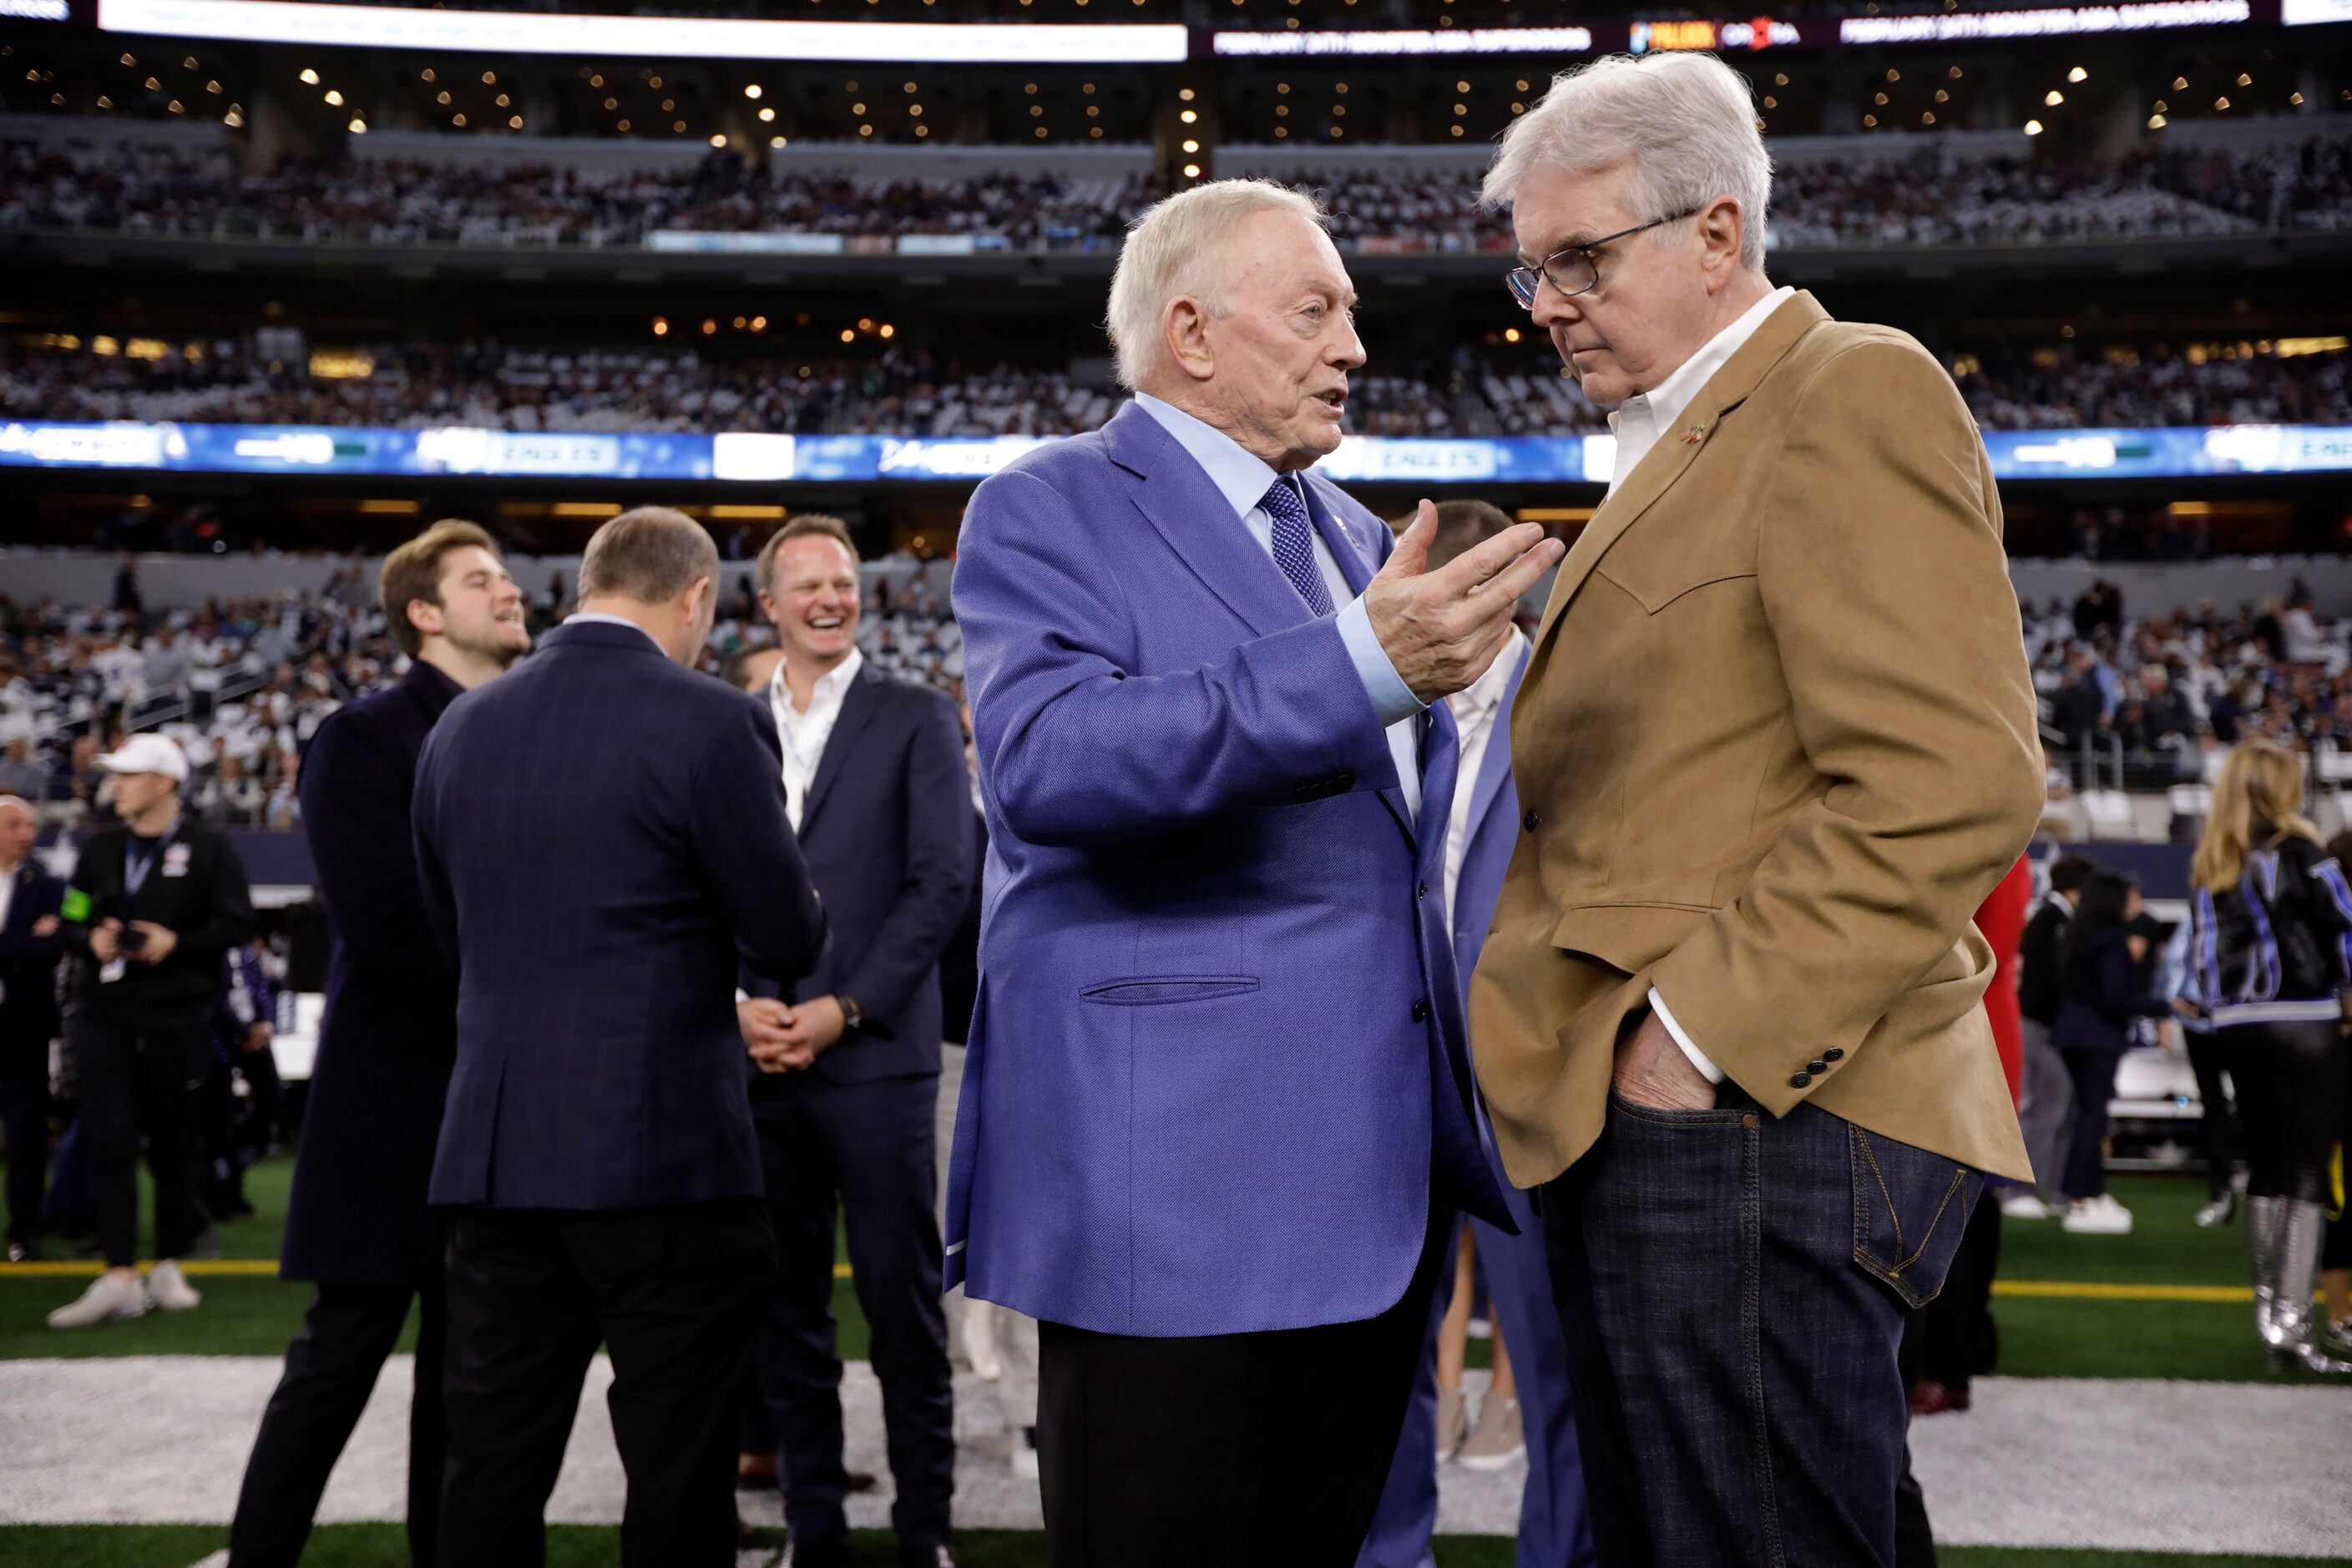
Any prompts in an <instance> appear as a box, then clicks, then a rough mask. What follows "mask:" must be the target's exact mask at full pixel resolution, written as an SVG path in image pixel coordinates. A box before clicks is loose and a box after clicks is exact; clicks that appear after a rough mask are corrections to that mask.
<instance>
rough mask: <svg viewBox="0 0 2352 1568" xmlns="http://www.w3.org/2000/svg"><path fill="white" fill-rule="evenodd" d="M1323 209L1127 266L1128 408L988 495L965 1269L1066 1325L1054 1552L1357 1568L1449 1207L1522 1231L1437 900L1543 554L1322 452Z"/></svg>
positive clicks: (1057, 1557)
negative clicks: (1500, 666)
mask: <svg viewBox="0 0 2352 1568" xmlns="http://www.w3.org/2000/svg"><path fill="white" fill-rule="evenodd" d="M1354 304H1355V293H1354V290H1353V289H1352V288H1351V287H1350V285H1349V281H1348V276H1347V273H1346V271H1345V269H1344V268H1342V267H1341V266H1340V263H1339V254H1338V252H1337V251H1336V250H1335V249H1334V248H1333V247H1332V245H1331V242H1330V239H1329V237H1328V235H1327V234H1326V232H1325V227H1324V215H1323V214H1322V213H1321V211H1320V210H1319V209H1318V207H1316V205H1314V204H1313V203H1312V202H1311V201H1310V200H1308V199H1307V198H1306V197H1305V196H1302V195H1298V194H1297V193H1296V192H1293V191H1289V190H1286V189H1285V188H1283V187H1281V186H1277V185H1272V184H1263V183H1259V182H1252V181H1228V182H1221V183H1215V184H1208V185H1204V186H1201V187H1199V188H1196V189H1194V190H1192V191H1189V192H1186V193H1184V194H1183V195H1178V196H1174V197H1171V198H1170V199H1169V200H1168V201H1165V202H1163V203H1161V204H1160V205H1158V206H1156V207H1155V208H1153V209H1152V210H1151V211H1150V213H1149V214H1147V215H1146V216H1144V217H1143V218H1142V219H1141V220H1140V221H1139V223H1138V224H1137V225H1136V226H1135V228H1134V230H1133V231H1132V232H1131V233H1130V235H1129V238H1128V243H1127V245H1126V247H1125V248H1124V250H1123V251H1122V252H1121V255H1120V260H1119V265H1118V274H1117V276H1116V277H1115V278H1114V279H1113V281H1112V284H1111V296H1110V331H1111V337H1112V341H1113V342H1114V344H1115V345H1116V347H1117V349H1118V361H1119V371H1120V375H1121V378H1122V380H1124V381H1125V382H1126V383H1127V384H1128V385H1129V386H1130V387H1131V388H1133V389H1134V391H1135V392H1136V398H1135V400H1134V402H1133V403H1131V404H1129V405H1128V406H1126V407H1125V408H1122V409H1121V410H1120V411H1119V413H1118V416H1117V417H1116V418H1114V419H1113V420H1112V421H1111V422H1110V424H1109V425H1108V426H1106V427H1105V428H1103V429H1102V430H1100V431H1098V432H1097V433H1095V434H1092V435H1088V436H1083V437H1076V438H1074V439H1072V440H1068V441H1064V442H1058V443H1055V445H1053V446H1051V447H1045V448H1041V449H1040V450H1038V451H1036V452H1034V453H1032V454H1030V455H1029V456H1027V457H1025V458H1022V459H1021V460H1019V461H1017V462H1015V463H1014V464H1013V465H1012V466H1010V467H1009V468H1006V469H1005V470H1004V471H1003V472H1002V473H1000V474H998V475H997V476H995V477H994V478H992V479H989V480H988V481H987V482H986V483H985V484H983V485H982V486H981V488H980V489H979V491H978V492H977V493H976V494H975V495H974V496H973V498H972V501H971V510H970V511H969V512H968V513H967V515H966V520H965V523H964V529H963V534H962V539H961V551H960V561H959V565H958V569H957V574H956V584H955V607H956V616H957V618H958V620H959V621H960V622H961V625H962V626H963V629H964V638H965V658H966V668H967V671H968V679H969V682H970V691H971V705H972V721H973V728H974V731H975V737H976V745H977V752H978V756H979V761H980V772H981V785H982V796H983V799H984V802H985V806H986V811H987V816H988V835H989V856H988V864H987V868H986V873H985V885H986V892H985V902H984V914H983V917H982V937H981V984H980V998H979V1002H978V1005H977V1007H976V1009H975V1012H974V1016H973V1020H972V1026H971V1047H970V1055H969V1056H968V1058H967V1059H966V1063H965V1068H964V1073H965V1084H964V1092H963V1100H962V1104H961V1114H960V1116H959V1118H958V1125H957V1128H956V1139H955V1152H954V1160H953V1164H952V1166H951V1168H950V1177H949V1181H950V1191H949V1201H948V1243H949V1246H948V1252H949V1279H950V1284H952V1283H953V1282H954V1281H955V1280H956V1279H963V1280H964V1281H965V1283H966V1285H967V1287H968V1289H969V1290H970V1292H971V1294H972V1295H973V1296H975V1297H978V1298H980V1299H982V1300H990V1301H994V1302H998V1303H1001V1304H1003V1305H1004V1306H1007V1307H1010V1308H1013V1309H1014V1310H1018V1311H1022V1312H1025V1313H1028V1314H1029V1315H1031V1316H1033V1317H1034V1318H1036V1319H1038V1320H1039V1321H1040V1322H1041V1325H1042V1328H1041V1351H1040V1366H1039V1425H1038V1454H1039V1461H1040V1465H1041V1468H1042V1472H1043V1481H1044V1490H1045V1527H1046V1536H1047V1542H1048V1550H1049V1552H1050V1556H1051V1560H1052V1562H1053V1563H1055V1565H1056V1568H1074V1565H1077V1564H1097V1563H1098V1564H1117V1565H1118V1568H1150V1565H1152V1564H1158V1563H1171V1564H1173V1563H1185V1564H1197V1563H1219V1564H1222V1565H1232V1564H1249V1563H1284V1564H1294V1563H1332V1564H1346V1563H1350V1562H1351V1561H1352V1560H1353V1558H1354V1555H1355V1552H1356V1548H1357V1545H1358V1543H1359V1542H1361V1541H1362V1539H1363V1535H1364V1531H1365V1529H1366V1527H1367V1525H1368V1524H1369V1522H1370V1518H1371V1514H1372V1510H1373V1508H1374V1506H1375V1505H1376V1504H1377V1502H1378V1500H1379V1497H1380V1491H1381V1481H1382V1479H1383V1478H1384V1477H1385V1475H1386V1473H1387V1469H1388V1465H1389V1460H1390V1457H1391V1454H1392V1453H1393V1452H1394V1449H1395V1446H1396V1438H1397V1432H1398V1428H1399V1426H1400V1424H1401V1423H1402V1419H1403V1415H1404V1406H1405V1401H1406V1397H1407V1393H1408V1390H1409V1387H1410V1384H1411V1381H1412V1373H1413V1364H1414V1360H1415V1353H1416V1352H1417V1350H1418V1348H1419V1345H1420V1342H1421V1337H1422V1331H1423V1326H1424V1324H1425V1322H1426V1319H1427V1313H1428V1306H1429V1300H1430V1294H1431V1291H1432V1289H1433V1283H1434V1277H1435V1272H1436V1265H1437V1261H1438V1258H1439V1257H1440V1256H1441V1255H1442V1253H1443V1250H1444V1237H1442V1236H1441V1235H1439V1234H1437V1232H1436V1229H1435V1227H1434V1226H1433V1224H1432V1215H1433V1212H1436V1211H1437V1210H1440V1209H1445V1208H1461V1209H1466V1210H1468V1211H1469V1212H1472V1213H1475V1214H1481V1215H1487V1216H1490V1217H1492V1218H1493V1219H1494V1220H1495V1221H1496V1223H1498V1224H1504V1225H1507V1224H1509V1223H1510V1222H1509V1220H1508V1219H1507V1211H1506V1209H1505V1207H1504V1205H1503V1201H1502V1197H1501V1194H1500V1191H1499V1189H1498V1186H1497V1184H1496V1180H1495V1178H1494V1176H1493V1174H1492V1173H1491V1167H1490V1165H1489V1163H1488V1157H1487V1153H1486V1149H1485V1147H1484V1146H1483V1145H1482V1142H1481V1138H1480V1134H1479V1131H1478V1126H1479V1124H1478V1120H1477V1117H1476V1115H1475V1109H1474V1105H1473V1100H1472V1089H1471V1087H1470V1077H1469V1071H1468V1068H1467V1065H1466V1058H1465V1051H1464V1041H1463V1038H1462V1030H1461V1025H1460V1021H1459V1020H1460V1016H1461V1014H1460V1008H1459V1003H1458V984H1459V982H1458V980H1457V977H1456V974H1455V966H1454V954H1453V948H1452V942H1451V941H1450V938H1449V933H1448V930H1447V922H1446V913H1445V900H1444V849H1445V827H1446V820H1447V813H1448V806H1449V804H1450V801H1451V799H1452V795H1453V791H1454V773H1455V747H1454V726H1453V721H1452V720H1451V719H1450V718H1449V717H1448V716H1447V715H1446V714H1445V712H1444V710H1443V707H1442V705H1441V706H1440V707H1439V708H1437V709H1436V710H1432V709H1431V708H1430V707H1429V705H1430V704H1431V703H1433V702H1434V701H1435V700H1437V699H1439V698H1441V697H1444V696H1446V695H1448V694H1449V693H1451V692H1454V691H1456V690H1459V689H1462V688H1463V687H1465V686H1467V685H1468V684H1469V683H1470V682H1471V681H1473V680H1475V679H1476V678H1477V677H1478V676H1479V675H1480V674H1481V673H1483V672H1484V671H1485V669H1486V667H1487V665H1488V664H1490V663H1491V662H1492V661H1493V660H1494V658H1496V654H1497V653H1498V652H1499V651H1500V650H1501V649H1502V647H1504V645H1505V641H1506V639H1507V636H1508V634H1509V631H1510V618H1509V617H1510V609H1511V605H1512V603H1513V601H1514V600H1516V599H1517V597H1518V596H1519V595H1520V594H1522V593H1523V592H1525V591H1526V590H1527V588H1528V585H1529V584H1532V583H1533V582H1534V581H1535V580H1536V579H1537V578H1538V576H1540V575H1541V574H1542V573H1543V572H1544V571H1546V570H1547V569H1548V568H1549V566H1550V565H1551V564H1552V563H1554V562H1555V561H1556V560H1557V559H1558V558H1559V546H1558V545H1557V544H1556V543H1553V542H1549V541H1546V540H1544V539H1543V538H1542V536H1541V532H1540V531H1539V530H1538V529H1536V528H1534V527H1532V526H1521V527H1517V528H1514V529H1512V530H1510V531H1508V532H1507V533H1505V534H1503V535H1501V536H1499V537H1498V538H1496V539H1495V540H1492V541H1490V542H1487V543H1486V545H1484V546H1481V547H1480V548H1479V549H1477V550H1475V551H1472V552H1467V553H1466V554H1465V555H1463V556H1462V557H1460V558H1459V559H1458V560H1456V561H1454V562H1452V563H1448V564H1447V565H1446V566H1444V567H1443V568H1441V569H1438V570H1434V571H1427V570H1424V569H1423V568H1424V563H1425V558H1426V554H1427V551H1428V546H1429V542H1430V536H1431V533H1432V531H1433V528H1434V523H1435V520H1434V515H1433V510H1432V509H1431V508H1430V507H1429V505H1428V503H1426V502H1424V503H1423V508H1422V513H1421V515H1420V517H1419V518H1418V519H1417V520H1416V521H1415V522H1414V524H1413V525H1412V527H1411V528H1410V529H1408V530H1407V531H1406V532H1405V534H1404V536H1403V537H1402V540H1399V539H1397V538H1395V537H1394V536H1393V535H1392V534H1391V532H1390V531H1389V529H1388V527H1387V525H1386V524H1384V523H1383V522H1381V521H1380V520H1379V519H1378V518H1376V517H1374V516H1373V515H1372V514H1371V513H1370V512H1369V511H1367V510H1364V509H1363V508H1362V507H1360V506H1359V505H1357V504H1356V503H1355V502H1354V501H1352V500H1349V498H1348V497H1347V496H1346V495H1344V494H1343V493H1341V492H1340V491H1339V489H1337V488H1336V487H1335V486H1333V485H1332V484H1331V483H1330V482H1329V481H1328V480H1326V479H1321V478H1320V477H1318V476H1316V475H1314V474H1313V473H1311V472H1310V471H1309V470H1310V468H1311V466H1312V465H1313V464H1314V463H1315V462H1316V461H1317V460H1318V459H1319V458H1323V457H1325V456H1327V455H1328V454H1329V453H1330V452H1331V451H1332V450H1333V449H1334V448H1335V447H1337V446H1338V445H1339V434H1340V426H1341V420H1342V416H1343V409H1344V405H1345V402H1346V396H1347V385H1348V373H1349V371H1351V370H1353V369H1354V368H1355V367H1357V366H1358V365H1360V364H1361V363H1363V362H1364V352H1363V346H1362V344H1361V343H1360V342H1359V341H1358V339H1357V337H1356V332H1355V328H1354V322H1353V307H1354Z"/></svg>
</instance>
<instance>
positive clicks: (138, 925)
mask: <svg viewBox="0 0 2352 1568" xmlns="http://www.w3.org/2000/svg"><path fill="white" fill-rule="evenodd" d="M131 930H132V931H143V932H145V933H146V937H147V940H146V942H144V943H143V944H142V946H141V947H140V949H139V951H138V952H129V953H126V952H123V951H122V922H121V921H119V920H116V919H114V918H113V917H112V916H108V917H107V918H106V919H105V920H102V921H99V922H98V923H97V924H96V925H94V926H92V927H90V928H89V952H90V956H91V957H92V958H95V959H97V960H98V961H99V962H100V963H113V962H114V961H115V960H116V959H118V958H128V959H130V960H131V962H132V963H163V961H164V960H165V959H167V958H169V957H171V956H172V950H173V948H175V947H177V946H179V945H180V938H179V933H178V932H176V931H173V930H171V929H170V928H169V927H167V926H159V925H157V924H156V923H155V922H154V921H131ZM35 934H36V935H38V934H41V933H40V932H39V931H36V932H35Z"/></svg>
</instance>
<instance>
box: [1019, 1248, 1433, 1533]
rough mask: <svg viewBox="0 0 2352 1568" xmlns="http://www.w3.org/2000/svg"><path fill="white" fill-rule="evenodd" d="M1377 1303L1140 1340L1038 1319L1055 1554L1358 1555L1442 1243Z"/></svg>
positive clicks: (1376, 1501)
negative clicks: (1353, 1313)
mask: <svg viewBox="0 0 2352 1568" xmlns="http://www.w3.org/2000/svg"><path fill="white" fill-rule="evenodd" d="M1445 1240H1446V1237H1445V1235H1444V1230H1443V1229H1441V1228H1439V1227H1438V1226H1434V1225H1433V1226H1431V1229H1430V1233H1429V1237H1428V1239H1427V1240H1426V1241H1425V1242H1424V1243H1423V1247H1422V1255H1421V1263H1420V1266H1419V1267H1418V1268H1416V1269H1415V1270H1414V1271H1413V1276H1412V1282H1411V1283H1410V1284H1408V1285H1407V1286H1406V1288H1405V1292H1404V1295H1403V1297H1402V1299H1401V1300H1399V1301H1398V1302H1397V1304H1396V1305H1395V1306H1393V1307H1391V1308H1390V1309H1389V1310H1387V1311H1385V1312H1382V1313H1381V1315H1380V1316H1379V1317H1377V1318H1370V1319H1366V1320H1364V1321H1360V1322H1352V1323H1331V1324H1327V1325H1324V1326H1322V1327H1318V1328H1311V1329H1283V1330H1277V1331H1273V1332H1268V1333H1249V1334H1210V1335H1203V1336H1200V1337H1196V1338H1183V1339H1144V1338H1139V1337H1136V1336H1132V1335H1127V1334H1103V1333H1096V1332H1093V1331H1089V1330H1086V1329H1076V1328H1071V1327H1069V1326H1068V1325H1066V1324H1063V1323H1050V1322H1047V1323H1040V1324H1038V1326H1037V1354H1038V1363H1037V1459H1038V1465H1039V1468H1040V1471H1041V1479H1042V1480H1043V1483H1044V1491H1045V1555H1046V1561H1047V1562H1048V1563H1050V1564H1052V1568H1198V1565H1200V1564H1204V1563H1214V1564H1216V1565H1217V1568H1349V1564H1351V1563H1354V1562H1355V1560H1356V1553H1357V1552H1358V1551H1359V1550H1360V1549H1361V1547H1362V1545H1363V1542H1364V1535H1365V1532H1366V1531H1369V1530H1370V1528H1371V1522H1372V1515H1373V1512H1374V1510H1377V1509H1378V1508H1379V1506H1380V1500H1381V1489H1382V1487H1384V1486H1385V1485H1386V1484H1387V1481H1388V1474H1389V1468H1390V1466H1391V1463H1392V1462H1393V1460H1394V1459H1395V1458H1396V1446H1397V1434H1398V1432H1399V1431H1400V1430H1402V1427H1403V1426H1404V1415H1405V1405H1406V1402H1407V1401H1408V1400H1409V1399H1410V1397H1411V1396H1412V1378H1413V1371H1414V1368H1415V1366H1416V1364H1417V1363H1418V1362H1419V1359H1420V1354H1421V1346H1422V1341H1423V1335H1424V1334H1425V1332H1426V1331H1427V1329H1428V1326H1429V1306H1430V1300H1431V1297H1432V1296H1433V1293H1434V1292H1435V1290H1436V1287H1437V1270H1438V1266H1439V1264H1440V1262H1441V1261H1442V1260H1443V1259H1444V1256H1445Z"/></svg>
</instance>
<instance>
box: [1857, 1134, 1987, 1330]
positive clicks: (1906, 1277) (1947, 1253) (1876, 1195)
mask: <svg viewBox="0 0 2352 1568" xmlns="http://www.w3.org/2000/svg"><path fill="white" fill-rule="evenodd" d="M1846 1137H1847V1140H1848V1142H1849V1145H1850V1151H1849V1152H1850V1155H1851V1158H1852V1163H1853V1261H1854V1264H1855V1266H1856V1267H1857V1268H1861V1269H1862V1270H1863V1271H1864V1273H1866V1274H1869V1275H1871V1276H1872V1277H1873V1278H1874V1279H1878V1280H1879V1281H1880V1282H1882V1283H1883V1284H1885V1286H1886V1287H1887V1289H1891V1290H1893V1291H1894V1292H1895V1294H1896V1295H1898V1296H1900V1297H1902V1298H1903V1300H1905V1301H1906V1302H1907V1303H1908V1304H1910V1305H1911V1306H1913V1307H1924V1306H1926V1305H1927V1303H1928V1302H1930V1301H1932V1300H1935V1299H1936V1294H1937V1291H1939V1290H1941V1289H1943V1288H1944V1276H1945V1275H1946V1274H1947V1273H1948V1272H1949V1271H1950V1269H1951V1267H1952V1257H1953V1255H1954V1254H1955V1253H1957V1252H1958V1251H1959V1249H1960V1233H1961V1232H1962V1231H1964V1230H1965V1229H1967V1228H1968V1223H1969V1211H1970V1210H1972V1209H1973V1208H1974V1207H1975V1206H1976V1201H1977V1194H1978V1193H1979V1191H1980V1190H1981V1189H1982V1187H1983V1184H1984V1178H1983V1177H1982V1176H1981V1175H1979V1173H1976V1172H1975V1171H1972V1170H1970V1169H1969V1167H1968V1166H1966V1165H1963V1164H1961V1163H1959V1162H1958V1161H1957V1160H1952V1159H1948V1158H1946V1157H1945V1156H1944V1155H1941V1154H1932V1153H1929V1152H1927V1150H1925V1149H1918V1148H1914V1147H1913V1146H1912V1145H1910V1144H1908V1143H1906V1142H1901V1141H1900V1140H1897V1139H1894V1138H1888V1137H1886V1136H1885V1135H1883V1134H1881V1133H1875V1132H1865V1131H1863V1130H1862V1129H1861V1128H1859V1127H1856V1126H1854V1125H1853V1123H1851V1122H1848V1123H1847V1124H1846Z"/></svg>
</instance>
